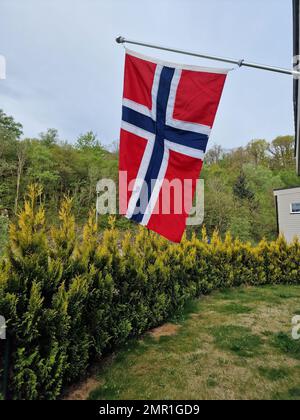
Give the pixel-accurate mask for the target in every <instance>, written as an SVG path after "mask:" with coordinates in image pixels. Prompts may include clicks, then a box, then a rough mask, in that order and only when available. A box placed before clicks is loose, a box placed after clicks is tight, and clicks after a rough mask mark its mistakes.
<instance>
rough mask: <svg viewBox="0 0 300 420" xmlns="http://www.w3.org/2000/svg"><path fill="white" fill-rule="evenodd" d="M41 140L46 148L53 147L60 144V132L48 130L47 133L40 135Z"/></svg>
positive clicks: (53, 129) (52, 129)
mask: <svg viewBox="0 0 300 420" xmlns="http://www.w3.org/2000/svg"><path fill="white" fill-rule="evenodd" d="M40 138H41V141H42V143H43V144H45V145H46V146H48V147H49V146H53V145H55V144H57V143H58V141H59V137H58V131H57V130H56V129H55V128H48V130H47V131H46V132H45V133H40Z"/></svg>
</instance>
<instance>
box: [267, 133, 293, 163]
mask: <svg viewBox="0 0 300 420" xmlns="http://www.w3.org/2000/svg"><path fill="white" fill-rule="evenodd" d="M294 147H295V144H294V138H293V137H292V136H279V137H276V139H275V140H273V141H272V143H271V145H270V146H269V151H270V153H271V154H272V156H273V166H274V167H275V168H276V169H280V168H289V167H291V166H292V165H293V164H294V161H295V155H294Z"/></svg>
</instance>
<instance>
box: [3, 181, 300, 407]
mask: <svg viewBox="0 0 300 420" xmlns="http://www.w3.org/2000/svg"><path fill="white" fill-rule="evenodd" d="M40 194H41V191H39V189H38V187H36V186H35V187H31V188H30V191H29V194H28V198H27V200H26V202H25V206H24V209H23V211H22V212H21V214H20V215H19V218H18V221H17V223H16V224H15V225H12V226H11V227H10V239H9V247H8V250H7V254H6V256H5V258H4V259H3V260H2V262H1V271H0V314H1V315H3V316H5V318H6V319H7V320H8V323H7V326H8V339H9V342H10V348H11V350H10V370H9V389H8V394H7V397H8V398H14V399H55V398H57V397H58V396H59V395H60V393H61V390H62V387H63V385H65V384H67V383H70V382H73V381H75V380H77V379H78V378H79V377H80V376H82V375H83V374H84V373H85V371H86V369H87V367H88V366H89V365H90V364H91V363H92V362H93V361H94V360H95V359H96V358H98V357H99V356H101V354H102V353H103V351H104V350H105V351H108V350H109V349H110V348H111V347H112V346H115V345H116V344H120V343H122V342H124V341H125V340H126V339H127V338H128V337H130V336H135V335H139V334H141V333H142V332H144V331H146V330H147V329H149V328H151V327H154V326H157V325H159V324H160V323H162V322H163V321H164V320H166V319H168V318H169V317H170V316H172V315H173V314H174V313H175V312H176V311H178V310H179V309H180V308H182V307H183V305H184V304H185V302H186V301H187V300H188V299H191V298H194V297H197V296H201V295H202V294H207V293H209V292H211V291H212V290H214V289H217V288H225V287H234V286H240V285H242V284H243V285H264V284H276V283H283V284H299V283H300V264H299V261H300V244H299V242H298V241H296V240H295V241H294V242H293V243H292V244H290V245H288V244H287V243H286V242H285V240H284V239H283V238H282V237H280V238H279V239H278V240H277V241H275V242H271V243H268V242H266V241H264V240H263V241H262V242H261V243H260V244H259V245H258V246H256V247H253V246H251V245H250V244H245V243H241V242H240V241H239V240H233V239H232V237H231V236H230V234H228V235H227V236H226V238H225V240H224V241H222V240H221V239H220V237H219V236H218V234H217V233H216V234H214V236H213V238H212V240H211V242H210V243H208V240H207V237H206V233H205V230H203V234H202V238H197V237H195V236H194V237H192V238H191V239H190V240H188V239H186V238H184V240H183V241H182V243H181V244H180V245H174V244H171V243H168V242H167V241H165V240H164V239H162V238H160V237H158V236H157V235H155V234H152V233H149V232H148V231H147V230H145V229H141V230H140V231H139V233H138V234H137V235H134V236H133V235H132V234H131V233H129V232H128V233H127V234H126V235H125V236H124V234H122V236H121V235H120V234H119V232H118V231H117V230H116V229H115V228H114V224H113V221H111V226H110V229H108V230H106V231H105V232H102V233H101V235H99V233H98V232H97V227H96V225H95V221H94V220H93V216H92V215H91V216H90V218H89V220H88V222H87V223H86V225H85V227H84V229H83V233H82V235H81V234H79V233H78V230H77V228H76V225H75V220H74V216H73V214H72V202H71V200H68V199H67V200H65V201H64V202H63V204H62V207H61V210H60V213H59V217H60V226H59V227H53V228H50V227H49V226H48V225H47V223H46V220H45V213H44V210H43V208H42V207H41V206H40V205H39V204H38V202H39V195H40ZM99 238H101V239H99ZM0 345H1V346H2V347H0V350H1V352H2V354H1V359H2V358H3V351H4V350H3V349H4V342H3V341H2V342H1V343H0ZM2 373H3V372H2Z"/></svg>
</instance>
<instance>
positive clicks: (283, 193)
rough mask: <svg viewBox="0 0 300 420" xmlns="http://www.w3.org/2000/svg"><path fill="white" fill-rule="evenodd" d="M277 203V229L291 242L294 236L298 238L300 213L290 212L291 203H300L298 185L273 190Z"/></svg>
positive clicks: (299, 233)
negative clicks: (296, 186) (286, 188)
mask: <svg viewBox="0 0 300 420" xmlns="http://www.w3.org/2000/svg"><path fill="white" fill-rule="evenodd" d="M274 195H275V196H277V203H278V224H279V231H280V232H281V233H283V235H284V236H285V238H286V240H287V241H288V242H291V241H292V240H293V239H294V237H295V236H298V237H299V239H300V214H292V213H291V204H292V203H300V187H299V188H291V189H288V190H279V191H274Z"/></svg>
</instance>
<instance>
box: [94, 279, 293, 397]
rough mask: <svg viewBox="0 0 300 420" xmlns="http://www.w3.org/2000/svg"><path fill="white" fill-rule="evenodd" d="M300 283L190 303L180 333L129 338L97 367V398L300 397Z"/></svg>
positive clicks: (178, 319)
mask: <svg viewBox="0 0 300 420" xmlns="http://www.w3.org/2000/svg"><path fill="white" fill-rule="evenodd" d="M299 298H300V287H296V286H269V287H262V288H240V289H235V290H224V291H221V292H216V293H213V294H212V295H211V296H208V297H204V298H202V299H200V300H198V301H193V302H190V303H189V304H188V305H187V306H186V308H185V310H184V312H183V313H182V314H181V315H179V314H177V316H176V318H175V320H176V323H177V324H178V329H177V332H176V333H175V334H174V335H173V336H160V337H153V336H152V335H151V334H146V335H145V336H144V337H143V338H142V339H139V340H132V341H129V342H128V344H127V345H126V346H124V347H123V348H122V349H121V350H119V351H118V352H117V354H116V355H115V356H114V357H112V358H108V359H107V360H106V361H105V362H103V363H102V364H101V366H100V367H99V369H98V373H97V375H96V378H97V380H98V383H99V385H98V387H96V388H95V389H94V390H93V391H92V392H91V393H90V395H89V398H91V399H97V400H105V399H165V400H167V399H200V400H201V399H204V400H205V399H274V400H276V399H277V400H278V399H285V400H300V362H299V361H300V341H295V340H292V338H291V319H292V317H293V316H294V315H295V312H297V311H299Z"/></svg>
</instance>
